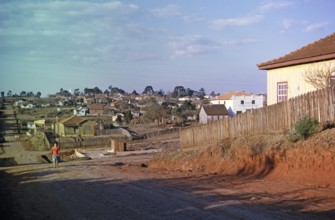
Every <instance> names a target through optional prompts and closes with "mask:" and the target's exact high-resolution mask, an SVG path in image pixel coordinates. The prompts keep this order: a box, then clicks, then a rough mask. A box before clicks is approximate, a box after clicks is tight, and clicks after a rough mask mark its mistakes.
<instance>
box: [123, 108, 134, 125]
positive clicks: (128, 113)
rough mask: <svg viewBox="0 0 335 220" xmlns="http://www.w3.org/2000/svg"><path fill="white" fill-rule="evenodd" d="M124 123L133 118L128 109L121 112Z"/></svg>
mask: <svg viewBox="0 0 335 220" xmlns="http://www.w3.org/2000/svg"><path fill="white" fill-rule="evenodd" d="M123 115H124V119H125V121H126V123H129V122H130V121H131V120H132V119H133V114H132V113H131V111H130V110H127V111H125V112H124V113H123Z"/></svg>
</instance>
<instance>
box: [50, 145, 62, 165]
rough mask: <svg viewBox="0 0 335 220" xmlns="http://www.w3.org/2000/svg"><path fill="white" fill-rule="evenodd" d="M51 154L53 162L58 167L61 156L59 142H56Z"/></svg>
mask: <svg viewBox="0 0 335 220" xmlns="http://www.w3.org/2000/svg"><path fill="white" fill-rule="evenodd" d="M50 156H51V157H52V162H53V164H54V168H56V167H58V162H59V156H60V147H59V146H58V144H57V142H55V143H54V146H53V147H52V148H51V151H50Z"/></svg>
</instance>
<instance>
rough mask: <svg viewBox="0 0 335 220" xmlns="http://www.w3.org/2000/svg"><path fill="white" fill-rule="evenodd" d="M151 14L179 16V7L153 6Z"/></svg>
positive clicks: (171, 5)
mask: <svg viewBox="0 0 335 220" xmlns="http://www.w3.org/2000/svg"><path fill="white" fill-rule="evenodd" d="M151 12H152V14H153V15H155V16H157V17H173V16H180V15H181V12H180V8H179V6H177V5H173V4H170V5H167V6H165V7H164V8H155V9H153V10H151Z"/></svg>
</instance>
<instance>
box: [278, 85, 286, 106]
mask: <svg viewBox="0 0 335 220" xmlns="http://www.w3.org/2000/svg"><path fill="white" fill-rule="evenodd" d="M286 100H287V82H280V83H278V84H277V102H282V101H286Z"/></svg>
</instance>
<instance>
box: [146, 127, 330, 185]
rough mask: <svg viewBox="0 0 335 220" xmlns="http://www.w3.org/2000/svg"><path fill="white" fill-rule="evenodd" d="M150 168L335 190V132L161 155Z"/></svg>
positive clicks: (251, 139) (229, 143)
mask: <svg viewBox="0 0 335 220" xmlns="http://www.w3.org/2000/svg"><path fill="white" fill-rule="evenodd" d="M149 166H150V167H155V168H162V169H170V170H179V171H188V172H198V173H219V174H228V175H238V176H244V177H245V176H247V177H255V178H261V179H272V180H276V179H278V180H281V181H288V182H296V183H299V184H307V185H313V186H316V187H331V188H335V172H334V171H335V129H328V130H325V131H322V132H320V133H318V134H315V135H313V136H312V137H310V138H308V139H307V140H300V141H298V142H296V143H292V142H290V141H289V140H288V137H287V136H285V135H257V136H252V137H245V138H238V139H231V140H224V141H223V142H222V143H220V144H218V145H216V146H209V147H207V148H205V147H204V148H200V149H195V148H192V149H185V150H182V151H180V152H175V151H174V152H171V151H170V152H165V153H162V154H160V155H158V156H156V157H154V158H153V159H152V160H151V161H150V163H149Z"/></svg>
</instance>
